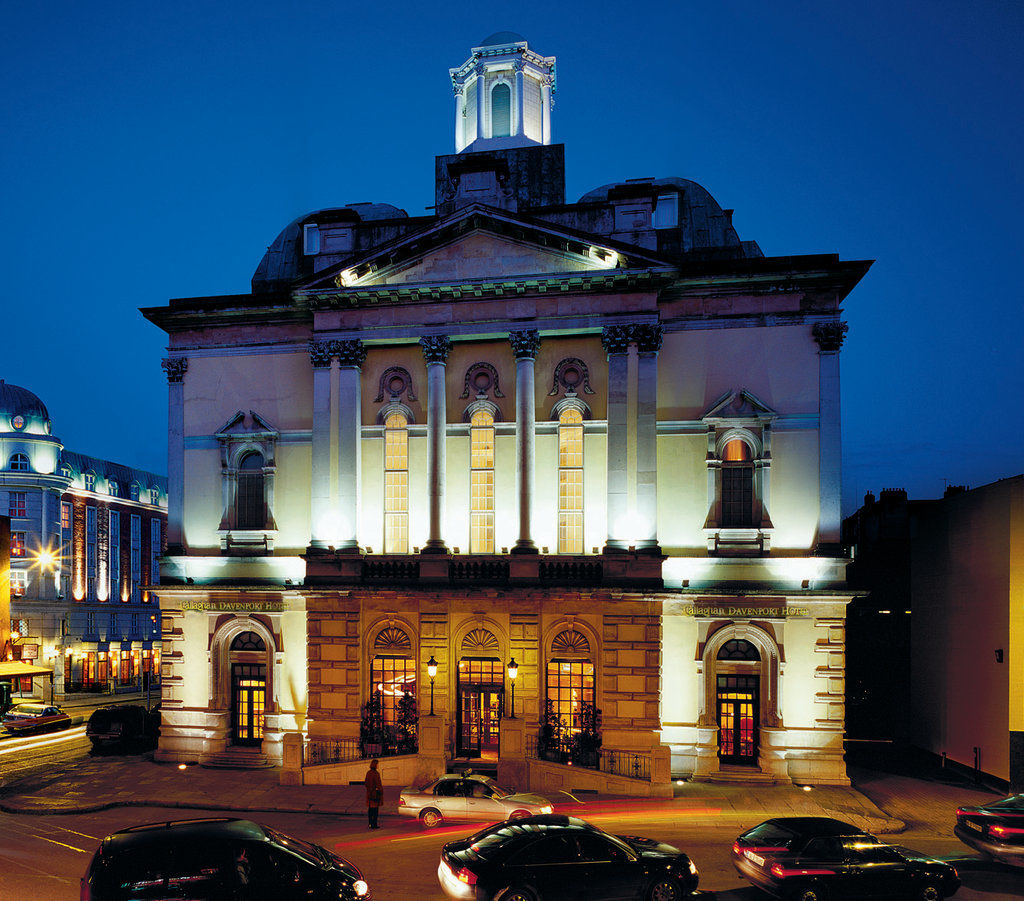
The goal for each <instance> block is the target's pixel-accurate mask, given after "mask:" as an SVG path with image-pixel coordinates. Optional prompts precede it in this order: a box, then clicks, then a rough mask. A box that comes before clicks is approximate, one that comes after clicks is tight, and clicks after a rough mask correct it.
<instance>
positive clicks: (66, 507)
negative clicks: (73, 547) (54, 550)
mask: <svg viewBox="0 0 1024 901" xmlns="http://www.w3.org/2000/svg"><path fill="white" fill-rule="evenodd" d="M60 527H61V530H62V531H64V532H66V533H68V537H70V533H71V504H69V503H68V502H67V501H64V502H63V503H61V505H60Z"/></svg>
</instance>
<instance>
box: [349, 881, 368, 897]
mask: <svg viewBox="0 0 1024 901" xmlns="http://www.w3.org/2000/svg"><path fill="white" fill-rule="evenodd" d="M369 890H370V886H368V885H367V884H366V883H365V882H364V881H363V880H362V879H357V880H356V881H355V882H353V883H352V891H354V892H355V893H356V897H357V898H362V897H363V895H365V894H366V893H367V892H368V891H369Z"/></svg>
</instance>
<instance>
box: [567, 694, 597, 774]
mask: <svg viewBox="0 0 1024 901" xmlns="http://www.w3.org/2000/svg"><path fill="white" fill-rule="evenodd" d="M579 724H580V729H579V732H577V733H576V734H575V735H573V736H572V747H571V754H572V759H573V762H574V763H577V764H579V765H580V766H585V767H596V766H597V765H598V759H599V754H598V752H599V751H600V750H601V710H600V708H598V707H596V706H595V705H594V704H591V703H590V702H589V701H584V702H583V703H581V704H580V710H579Z"/></svg>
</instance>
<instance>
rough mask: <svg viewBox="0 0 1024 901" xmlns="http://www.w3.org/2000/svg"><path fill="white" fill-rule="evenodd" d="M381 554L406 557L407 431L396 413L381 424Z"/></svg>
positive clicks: (405, 425) (407, 525)
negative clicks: (382, 450) (382, 538)
mask: <svg viewBox="0 0 1024 901" xmlns="http://www.w3.org/2000/svg"><path fill="white" fill-rule="evenodd" d="M384 553H385V554H408V553H409V430H408V423H407V421H406V418H405V416H403V415H402V414H400V413H392V414H391V415H389V416H388V417H387V419H386V420H385V423H384Z"/></svg>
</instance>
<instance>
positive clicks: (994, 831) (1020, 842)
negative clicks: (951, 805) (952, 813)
mask: <svg viewBox="0 0 1024 901" xmlns="http://www.w3.org/2000/svg"><path fill="white" fill-rule="evenodd" d="M953 833H954V834H955V835H956V837H957V838H958V839H960V841H962V842H963V843H964V844H965V845H967V846H968V847H969V848H974V850H975V851H980V852H981V853H982V854H987V855H988V856H989V857H991V858H993V859H994V860H999V861H1002V862H1003V863H1008V864H1012V865H1013V866H1017V867H1020V866H1024V794H1021V795H1010V796H1009V797H1008V798H1003V800H1002V801H993V802H992V803H991V804H985V805H983V806H981V807H958V808H957V811H956V826H954V827H953Z"/></svg>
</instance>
